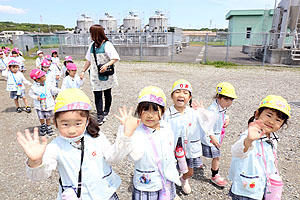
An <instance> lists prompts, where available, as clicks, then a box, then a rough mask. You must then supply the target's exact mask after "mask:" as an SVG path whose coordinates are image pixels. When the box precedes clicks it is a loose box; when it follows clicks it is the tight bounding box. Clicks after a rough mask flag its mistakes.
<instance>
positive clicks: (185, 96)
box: [171, 89, 192, 110]
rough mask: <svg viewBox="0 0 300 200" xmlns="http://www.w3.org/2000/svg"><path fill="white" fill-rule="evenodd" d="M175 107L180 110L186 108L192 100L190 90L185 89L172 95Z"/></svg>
mask: <svg viewBox="0 0 300 200" xmlns="http://www.w3.org/2000/svg"><path fill="white" fill-rule="evenodd" d="M171 97H172V99H173V102H174V107H175V108H176V109H177V110H178V109H180V108H185V107H186V105H187V104H188V103H189V101H190V100H191V98H192V96H191V93H190V92H189V91H188V90H185V89H179V90H175V91H174V92H173V93H172V95H171Z"/></svg>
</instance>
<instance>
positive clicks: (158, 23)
mask: <svg viewBox="0 0 300 200" xmlns="http://www.w3.org/2000/svg"><path fill="white" fill-rule="evenodd" d="M149 30H150V32H156V33H161V32H168V18H167V17H166V16H165V15H164V14H163V13H161V12H160V11H155V15H154V16H152V17H150V18H149Z"/></svg>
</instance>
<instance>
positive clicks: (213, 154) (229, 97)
mask: <svg viewBox="0 0 300 200" xmlns="http://www.w3.org/2000/svg"><path fill="white" fill-rule="evenodd" d="M216 92H217V94H216V96H215V101H214V102H213V103H212V104H211V105H210V106H209V107H208V108H207V109H208V110H211V111H213V112H215V113H216V114H217V115H218V119H217V122H216V123H215V126H214V133H213V134H211V135H207V134H202V136H203V137H202V138H201V142H202V152H203V156H204V157H206V158H212V163H211V173H212V178H211V181H212V182H213V183H214V184H216V185H217V186H220V187H224V186H225V185H226V184H227V181H226V180H224V179H223V178H222V177H221V176H220V175H219V165H220V157H221V151H220V147H221V144H222V140H223V138H224V134H225V130H224V129H225V128H226V127H227V126H228V124H229V117H228V115H226V110H227V108H228V107H230V106H231V104H232V102H233V100H234V99H236V98H237V96H236V94H235V90H234V87H233V86H232V85H231V84H230V83H227V82H221V83H219V84H218V85H217V87H216Z"/></svg>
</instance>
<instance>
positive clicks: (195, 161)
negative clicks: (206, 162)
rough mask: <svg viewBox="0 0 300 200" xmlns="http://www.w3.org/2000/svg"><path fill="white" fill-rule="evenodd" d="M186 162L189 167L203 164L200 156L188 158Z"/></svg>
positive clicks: (198, 166) (197, 166)
mask: <svg viewBox="0 0 300 200" xmlns="http://www.w3.org/2000/svg"><path fill="white" fill-rule="evenodd" d="M186 162H187V166H188V167H189V168H200V167H201V166H202V165H203V163H202V160H201V158H200V157H198V158H187V159H186Z"/></svg>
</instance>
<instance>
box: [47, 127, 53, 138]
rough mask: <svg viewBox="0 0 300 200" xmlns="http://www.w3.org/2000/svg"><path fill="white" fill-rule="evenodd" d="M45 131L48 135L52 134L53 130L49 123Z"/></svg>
mask: <svg viewBox="0 0 300 200" xmlns="http://www.w3.org/2000/svg"><path fill="white" fill-rule="evenodd" d="M46 132H47V135H48V136H52V135H54V131H53V129H52V127H51V126H50V125H47V131H46Z"/></svg>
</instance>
